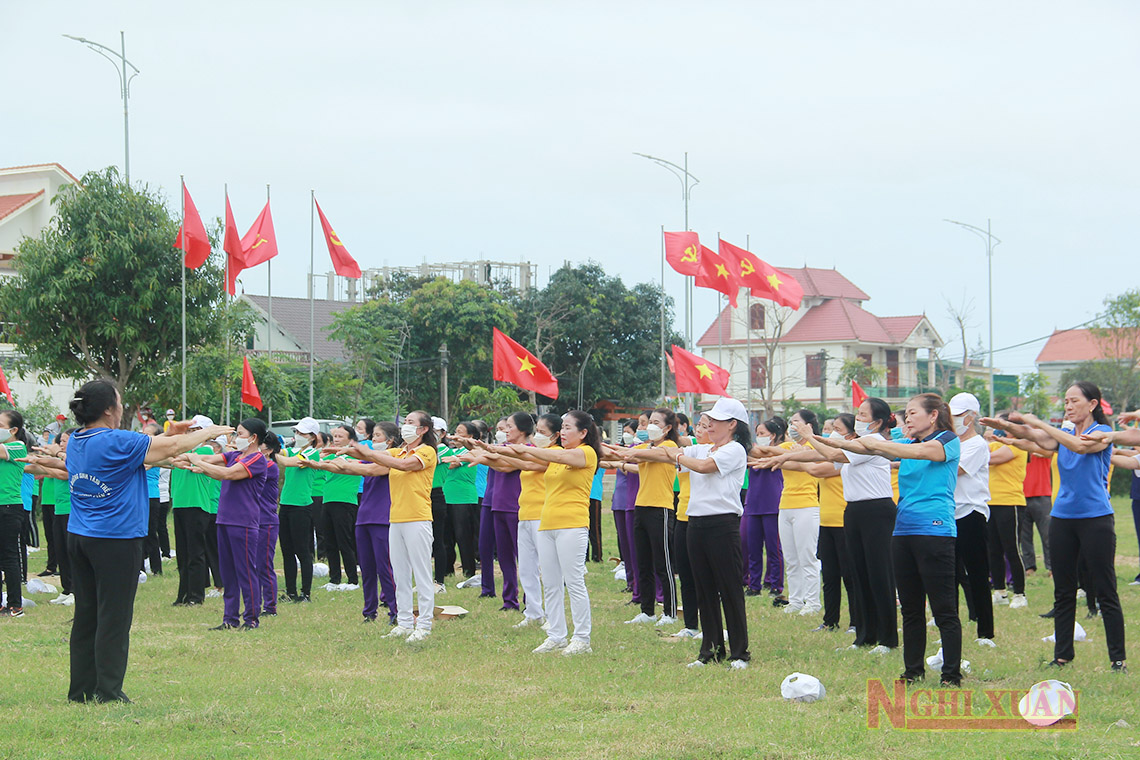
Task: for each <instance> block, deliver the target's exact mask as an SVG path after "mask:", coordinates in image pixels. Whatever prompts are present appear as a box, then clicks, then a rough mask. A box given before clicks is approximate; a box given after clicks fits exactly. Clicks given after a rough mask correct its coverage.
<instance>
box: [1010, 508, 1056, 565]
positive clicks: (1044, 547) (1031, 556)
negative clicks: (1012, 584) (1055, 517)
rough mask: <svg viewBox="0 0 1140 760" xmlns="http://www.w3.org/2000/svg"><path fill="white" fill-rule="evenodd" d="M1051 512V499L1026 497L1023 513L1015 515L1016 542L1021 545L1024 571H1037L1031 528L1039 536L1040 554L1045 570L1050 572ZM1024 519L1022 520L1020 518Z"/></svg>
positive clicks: (1019, 512)
mask: <svg viewBox="0 0 1140 760" xmlns="http://www.w3.org/2000/svg"><path fill="white" fill-rule="evenodd" d="M1052 510H1053V499H1052V498H1051V497H1049V496H1026V497H1025V511H1024V512H1022V511H1020V510H1019V511H1018V513H1017V540H1018V542H1019V543H1020V544H1021V563H1022V564H1023V565H1025V569H1026V570H1036V569H1037V552H1036V550H1035V549H1034V548H1033V528H1034V526H1036V527H1037V532H1038V533H1039V534H1040V535H1041V553H1042V554H1043V555H1044V561H1045V569H1046V570H1052V569H1053V563H1052V562H1051V561H1050V559H1049V513H1050V512H1051V511H1052ZM1023 517H1024V518H1025V519H1022V518H1023Z"/></svg>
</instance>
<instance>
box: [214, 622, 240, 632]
mask: <svg viewBox="0 0 1140 760" xmlns="http://www.w3.org/2000/svg"><path fill="white" fill-rule="evenodd" d="M210 630H211V631H234V630H237V626H236V625H230V624H229V623H222V624H221V625H215V626H214V627H213V628H211V629H210Z"/></svg>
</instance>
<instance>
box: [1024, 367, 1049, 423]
mask: <svg viewBox="0 0 1140 760" xmlns="http://www.w3.org/2000/svg"><path fill="white" fill-rule="evenodd" d="M1020 390H1021V401H1020V405H1019V408H1020V409H1021V410H1023V411H1026V412H1029V413H1030V414H1034V415H1036V416H1038V417H1040V418H1042V419H1048V418H1049V414H1050V412H1051V411H1052V409H1053V407H1054V406H1055V405H1056V404H1054V402H1053V399H1052V398H1050V397H1049V393H1048V391H1047V390H1046V388H1045V376H1044V375H1042V374H1041V373H1040V372H1027V373H1025V374H1024V375H1022V376H1021V389H1020Z"/></svg>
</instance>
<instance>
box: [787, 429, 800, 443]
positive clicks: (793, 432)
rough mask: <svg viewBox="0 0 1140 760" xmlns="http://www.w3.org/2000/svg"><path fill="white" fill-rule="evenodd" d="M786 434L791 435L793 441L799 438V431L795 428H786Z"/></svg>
mask: <svg viewBox="0 0 1140 760" xmlns="http://www.w3.org/2000/svg"><path fill="white" fill-rule="evenodd" d="M788 435H790V436H791V437H792V440H793V441H798V440H799V439H800V431H798V430H796V429H795V428H788Z"/></svg>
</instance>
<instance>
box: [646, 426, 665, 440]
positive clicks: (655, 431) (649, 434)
mask: <svg viewBox="0 0 1140 760" xmlns="http://www.w3.org/2000/svg"><path fill="white" fill-rule="evenodd" d="M645 437H646V438H647V439H648V440H650V441H659V440H661V439H662V438H664V437H665V429H664V428H663V427H661V426H660V425H654V424H652V423H650V425H649V427H648V428H646V430H645Z"/></svg>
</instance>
